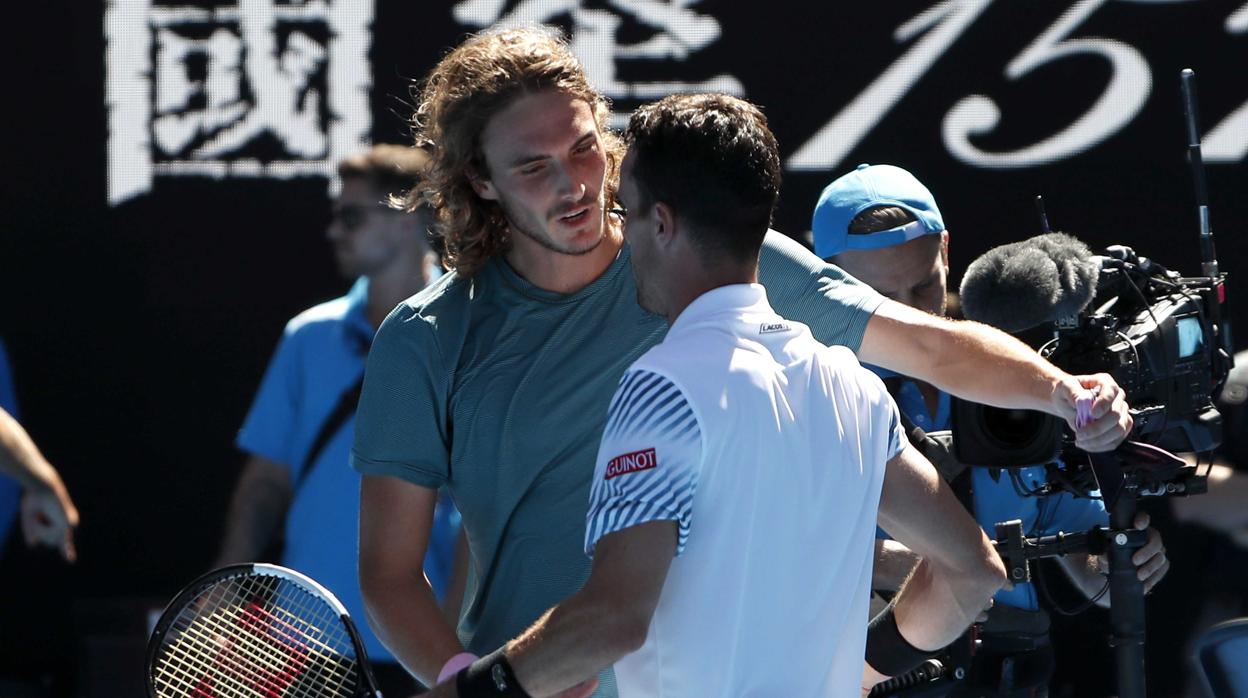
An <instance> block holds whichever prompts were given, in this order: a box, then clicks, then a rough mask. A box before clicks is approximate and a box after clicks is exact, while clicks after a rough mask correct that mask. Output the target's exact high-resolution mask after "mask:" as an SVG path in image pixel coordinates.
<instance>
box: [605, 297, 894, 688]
mask: <svg viewBox="0 0 1248 698" xmlns="http://www.w3.org/2000/svg"><path fill="white" fill-rule="evenodd" d="M903 443H904V434H903V433H902V431H901V427H900V424H899V419H898V417H897V408H896V407H895V406H894V405H893V402H892V399H891V398H890V397H889V395H888V393H887V391H886V390H885V389H884V385H883V383H881V382H880V380H879V378H877V377H876V376H875V375H874V374H872V373H870V372H868V371H866V370H865V369H863V368H862V367H861V366H859V364H858V361H857V359H855V357H854V355H853V353H852V352H850V351H849V350H848V349H846V348H845V347H827V346H824V345H822V344H820V343H818V342H816V341H815V340H814V339H813V338H812V337H811V335H810V331H809V330H808V329H807V328H806V326H805V325H802V324H799V323H795V322H789V321H787V320H785V319H784V318H782V317H780V316H778V315H776V313H775V312H774V311H773V310H772V309H771V306H770V305H769V304H768V303H767V294H766V292H765V290H764V289H763V287H762V286H759V285H757V284H750V285H734V286H726V287H722V288H718V289H715V290H713V291H710V292H708V293H706V294H703V295H702V296H700V297H699V298H697V299H696V300H695V301H694V302H693V303H692V304H690V305H689V307H688V308H686V309H685V311H684V312H683V313H681V314H680V316H679V317H678V318H677V319H676V322H675V323H674V324H673V325H672V327H671V330H670V331H669V332H668V334H667V337H666V339H665V340H664V341H663V342H662V343H661V344H659V345H658V346H656V347H654V348H653V349H651V350H650V351H649V352H647V353H646V354H645V355H643V356H642V357H641V358H640V359H638V360H637V362H635V363H634V364H633V365H632V366H631V367H630V368H629V370H628V371H627V372H626V373H625V374H624V377H623V378H622V379H621V380H620V387H619V389H618V390H617V391H616V394H615V397H614V398H613V400H612V402H611V406H610V409H609V412H608V417H607V425H606V429H605V432H604V433H603V437H602V445H601V447H600V448H599V451H598V460H597V465H596V470H595V474H594V482H593V486H592V489H591V492H590V508H589V513H588V517H587V522H586V538H585V548H586V552H587V553H589V554H590V555H592V554H593V549H594V546H595V544H596V543H597V542H598V540H599V539H600V538H602V537H603V536H605V535H608V534H610V533H613V532H615V531H619V530H622V529H625V528H628V527H630V526H636V525H638V524H641V523H645V522H647V521H655V520H671V521H675V522H677V523H678V530H679V541H678V545H677V550H676V559H674V560H673V561H672V567H671V570H670V572H669V574H668V577H667V582H666V584H665V585H664V587H663V592H662V595H661V597H660V600H659V605H658V609H657V610H656V611H655V615H654V619H653V621H652V622H651V624H650V632H649V635H648V636H647V637H646V642H645V645H644V646H643V647H642V648H641V649H640V650H638V651H637V652H635V653H633V654H631V655H629V656H627V657H625V658H624V659H622V660H620V661H619V662H618V663H617V664H616V665H615V671H616V678H617V681H618V684H619V692H620V696H621V697H623V698H628V697H630V696H647V697H651V696H653V697H656V698H675V697H678V696H679V697H683V696H691V697H692V696H697V697H704V696H837V697H838V698H839V697H841V696H853V695H858V691H859V686H860V683H861V679H862V661H863V653H864V649H865V644H866V628H867V620H868V618H867V613H868V611H867V602H868V597H869V596H870V585H871V565H872V546H873V541H874V536H875V523H876V511H877V509H878V508H879V501H880V490H881V486H882V484H883V480H884V465H885V463H886V461H888V460H889V459H890V458H892V457H893V456H894V455H896V454H897V453H898V452H899V450H900V449H901V446H902V444H903Z"/></svg>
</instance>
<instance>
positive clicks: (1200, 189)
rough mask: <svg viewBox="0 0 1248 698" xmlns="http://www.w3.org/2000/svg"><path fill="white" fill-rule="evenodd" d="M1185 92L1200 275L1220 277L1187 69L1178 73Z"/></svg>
mask: <svg viewBox="0 0 1248 698" xmlns="http://www.w3.org/2000/svg"><path fill="white" fill-rule="evenodd" d="M1179 84H1180V86H1181V87H1182V89H1183V120H1184V122H1185V123H1186V125H1187V162H1188V165H1190V166H1191V168H1192V183H1193V185H1194V186H1195V188H1196V210H1197V213H1198V214H1199V216H1200V273H1201V274H1203V275H1204V276H1207V277H1210V278H1217V276H1218V257H1217V253H1216V252H1215V251H1214V247H1213V228H1211V227H1210V225H1209V190H1208V188H1207V187H1206V186H1205V163H1204V161H1203V160H1202V159H1201V157H1200V127H1199V126H1198V123H1197V122H1198V118H1197V113H1196V73H1195V72H1194V71H1193V70H1192V69H1191V68H1184V69H1183V70H1182V71H1181V72H1180V73H1179Z"/></svg>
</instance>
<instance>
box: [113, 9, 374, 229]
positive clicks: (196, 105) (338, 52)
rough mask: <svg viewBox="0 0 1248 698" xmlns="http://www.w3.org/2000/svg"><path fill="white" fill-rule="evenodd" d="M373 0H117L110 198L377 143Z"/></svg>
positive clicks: (273, 172) (279, 172)
mask: <svg viewBox="0 0 1248 698" xmlns="http://www.w3.org/2000/svg"><path fill="white" fill-rule="evenodd" d="M372 21H373V2H372V0H352V1H351V2H346V1H345V0H338V1H336V2H332V3H331V2H326V1H325V0H284V1H283V0H236V2H229V3H222V4H219V5H215V6H208V7H205V6H204V5H203V4H202V3H200V4H196V5H187V6H182V5H174V4H154V3H153V2H152V1H151V0H109V1H108V4H107V11H106V14H105V19H104V32H105V38H106V40H107V42H108V49H107V58H106V66H107V73H108V75H107V80H108V84H107V93H106V99H107V101H108V115H109V119H108V121H109V123H108V125H109V137H108V199H109V203H110V204H113V205H116V204H118V203H121V202H123V201H126V200H127V199H130V198H132V197H134V196H138V195H140V194H143V193H145V192H148V191H150V190H151V188H152V183H153V181H154V179H155V178H156V177H158V176H159V177H166V176H168V177H176V176H186V175H193V176H201V177H203V176H207V177H213V178H217V179H223V178H226V177H268V178H275V179H289V178H292V177H300V176H324V177H326V178H328V179H329V182H330V186H329V188H330V191H331V193H332V192H333V191H335V190H336V189H337V187H338V181H337V170H336V163H337V162H338V161H339V160H341V159H343V158H345V157H347V156H349V155H351V154H353V153H355V152H358V151H359V150H361V149H362V148H364V147H366V146H367V145H368V134H369V130H370V128H371V121H372V115H371V111H370V109H369V103H368V93H369V89H370V87H371V86H372V79H371V77H370V72H369V66H368V49H369V44H370V34H369V30H368V27H369V25H370V24H371V23H372Z"/></svg>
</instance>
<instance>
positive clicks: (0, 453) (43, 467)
mask: <svg viewBox="0 0 1248 698" xmlns="http://www.w3.org/2000/svg"><path fill="white" fill-rule="evenodd" d="M0 473H4V474H5V475H8V476H10V477H12V478H13V479H14V480H17V481H18V482H19V483H20V484H21V485H22V487H23V488H24V489H57V488H58V487H61V478H60V476H59V475H57V473H56V469H54V468H53V467H52V465H51V464H50V463H48V461H47V460H46V459H45V458H44V457H43V454H42V453H40V452H39V447H37V446H35V442H34V441H32V440H31V438H30V435H29V434H27V433H26V430H25V429H23V428H22V425H21V424H18V422H17V420H16V419H13V417H11V416H10V415H9V414H8V413H7V412H4V411H3V410H0Z"/></svg>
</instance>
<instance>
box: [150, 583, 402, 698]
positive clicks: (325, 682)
mask: <svg viewBox="0 0 1248 698" xmlns="http://www.w3.org/2000/svg"><path fill="white" fill-rule="evenodd" d="M147 695H148V698H381V691H379V690H377V682H376V681H375V680H374V679H373V675H372V671H371V670H370V669H369V666H368V659H367V657H366V656H365V654H364V644H363V642H361V641H360V634H359V631H357V630H356V628H355V624H354V623H352V621H351V617H350V616H349V615H347V610H346V609H345V608H343V606H342V604H341V603H340V602H339V601H338V599H336V598H334V595H333V594H331V593H330V592H329V590H328V589H326V588H325V587H323V586H321V585H320V584H317V583H316V582H315V581H313V580H312V579H309V578H308V577H306V576H304V575H302V574H299V573H298V572H295V571H294V570H290V569H286V568H285V567H278V566H277V565H264V564H259V563H255V564H245V565H232V566H230V567H223V568H221V569H219V570H215V571H213V572H209V573H208V574H206V575H204V576H202V577H200V578H199V579H196V580H195V581H194V582H191V583H190V584H189V585H187V586H186V588H184V589H183V590H182V591H181V592H180V593H179V594H178V595H177V596H176V597H174V599H173V601H171V602H170V603H169V606H168V607H167V608H166V609H165V612H164V613H163V614H161V616H160V620H159V621H158V622H157V623H156V629H155V630H154V631H153V632H152V638H151V640H150V641H149V642H148V647H147Z"/></svg>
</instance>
